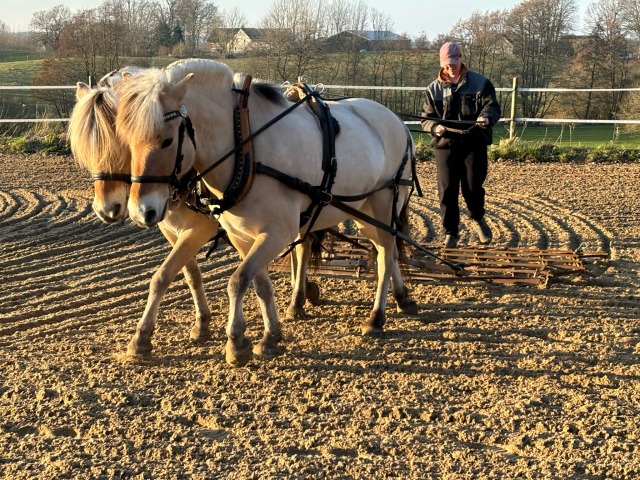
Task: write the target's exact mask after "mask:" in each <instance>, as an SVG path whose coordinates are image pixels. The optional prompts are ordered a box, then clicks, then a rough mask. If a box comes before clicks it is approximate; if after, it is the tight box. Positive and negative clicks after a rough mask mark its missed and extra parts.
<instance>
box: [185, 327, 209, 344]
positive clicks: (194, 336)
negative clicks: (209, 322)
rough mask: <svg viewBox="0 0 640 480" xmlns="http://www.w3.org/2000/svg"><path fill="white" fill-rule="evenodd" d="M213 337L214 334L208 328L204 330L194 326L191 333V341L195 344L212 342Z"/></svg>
mask: <svg viewBox="0 0 640 480" xmlns="http://www.w3.org/2000/svg"><path fill="white" fill-rule="evenodd" d="M212 336H213V333H212V332H211V330H210V329H209V328H208V327H207V328H202V327H195V326H194V327H193V328H192V329H191V331H190V332H189V340H191V341H192V342H193V343H204V342H206V341H208V340H211V337H212Z"/></svg>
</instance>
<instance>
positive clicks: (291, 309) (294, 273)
mask: <svg viewBox="0 0 640 480" xmlns="http://www.w3.org/2000/svg"><path fill="white" fill-rule="evenodd" d="M291 257H292V261H291V266H292V270H291V283H292V287H293V293H292V294H291V302H290V303H289V306H288V307H287V314H286V318H287V319H288V320H295V319H299V318H304V316H305V312H304V303H305V300H306V298H307V291H306V288H307V267H308V265H309V260H310V259H311V237H308V238H306V239H305V240H304V242H303V243H301V244H299V245H297V246H296V248H295V252H292V253H291Z"/></svg>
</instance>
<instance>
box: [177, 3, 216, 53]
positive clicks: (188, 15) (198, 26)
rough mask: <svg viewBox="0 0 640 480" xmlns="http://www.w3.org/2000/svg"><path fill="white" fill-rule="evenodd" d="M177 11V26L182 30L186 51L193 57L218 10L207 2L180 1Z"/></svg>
mask: <svg viewBox="0 0 640 480" xmlns="http://www.w3.org/2000/svg"><path fill="white" fill-rule="evenodd" d="M177 11H178V17H179V19H180V23H179V24H180V25H181V26H182V28H183V34H184V42H185V46H186V51H187V53H188V54H190V55H193V54H195V52H196V51H197V50H198V47H199V46H200V44H201V43H202V42H203V41H204V40H205V38H206V33H207V31H208V30H209V26H210V24H211V22H212V21H213V19H214V18H215V16H216V13H217V11H218V9H217V7H216V6H215V5H214V4H213V3H211V2H209V1H207V0H181V2H180V3H179V5H178V10H177Z"/></svg>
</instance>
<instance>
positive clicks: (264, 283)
mask: <svg viewBox="0 0 640 480" xmlns="http://www.w3.org/2000/svg"><path fill="white" fill-rule="evenodd" d="M253 287H254V288H255V291H256V295H257V296H258V302H259V304H260V310H262V318H263V320H264V334H263V336H262V340H260V343H259V344H258V345H257V346H256V347H255V348H254V349H253V352H254V353H255V354H256V355H264V356H274V355H277V354H278V350H277V344H278V342H280V341H281V340H282V330H281V328H280V322H279V321H278V311H277V309H276V303H275V300H274V296H273V287H272V285H271V278H269V272H268V271H267V269H262V270H260V271H259V272H258V273H257V274H256V276H255V277H254V279H253Z"/></svg>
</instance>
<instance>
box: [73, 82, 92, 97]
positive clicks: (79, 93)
mask: <svg viewBox="0 0 640 480" xmlns="http://www.w3.org/2000/svg"><path fill="white" fill-rule="evenodd" d="M76 87H77V88H76V100H80V99H81V98H82V97H84V96H85V95H86V94H87V93H89V92H90V91H91V87H90V86H89V85H87V84H86V83H84V82H78V83H76Z"/></svg>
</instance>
